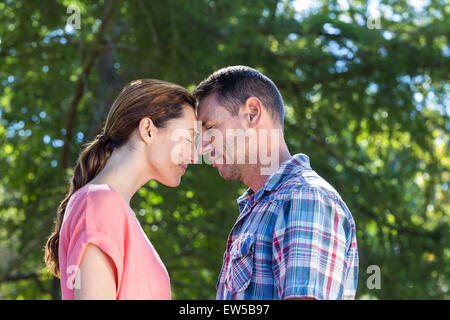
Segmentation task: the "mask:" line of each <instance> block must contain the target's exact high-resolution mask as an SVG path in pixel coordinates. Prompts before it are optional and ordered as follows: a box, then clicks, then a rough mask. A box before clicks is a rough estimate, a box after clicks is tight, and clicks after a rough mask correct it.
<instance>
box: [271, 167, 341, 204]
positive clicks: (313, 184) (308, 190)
mask: <svg viewBox="0 0 450 320" xmlns="http://www.w3.org/2000/svg"><path fill="white" fill-rule="evenodd" d="M308 195H310V196H314V195H321V196H323V197H326V198H331V199H333V200H341V197H340V195H339V193H338V192H337V191H336V189H335V188H334V187H333V186H332V185H331V184H330V183H328V182H327V181H326V180H325V179H323V178H322V177H321V176H320V175H319V174H317V172H315V171H314V170H305V171H301V172H299V173H296V174H292V175H290V176H289V177H287V178H286V179H285V181H284V182H283V183H282V184H280V186H279V187H278V188H277V189H276V190H275V192H274V193H273V198H274V200H280V201H287V200H293V199H298V198H303V197H308Z"/></svg>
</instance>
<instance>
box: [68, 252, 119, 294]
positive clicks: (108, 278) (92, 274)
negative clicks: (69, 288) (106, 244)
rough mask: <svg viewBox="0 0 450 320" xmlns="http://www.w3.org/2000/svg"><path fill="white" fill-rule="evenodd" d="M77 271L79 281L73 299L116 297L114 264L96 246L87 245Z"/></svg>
mask: <svg viewBox="0 0 450 320" xmlns="http://www.w3.org/2000/svg"><path fill="white" fill-rule="evenodd" d="M77 272H79V275H77V277H76V279H77V278H78V279H79V281H80V283H79V286H76V287H77V288H78V289H77V288H75V289H74V298H75V300H107V299H116V280H115V270H114V264H113V263H112V261H111V259H110V258H109V257H108V256H107V255H106V254H105V253H104V252H103V251H102V250H100V249H99V248H98V247H97V246H95V245H93V244H88V245H87V247H86V250H85V252H84V256H83V258H82V259H81V264H80V268H79V269H78V271H77Z"/></svg>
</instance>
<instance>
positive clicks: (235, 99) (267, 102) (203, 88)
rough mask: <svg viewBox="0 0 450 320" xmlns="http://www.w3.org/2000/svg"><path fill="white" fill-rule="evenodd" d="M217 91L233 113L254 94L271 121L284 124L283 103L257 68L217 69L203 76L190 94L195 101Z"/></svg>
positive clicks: (220, 98) (221, 100) (222, 103)
mask: <svg viewBox="0 0 450 320" xmlns="http://www.w3.org/2000/svg"><path fill="white" fill-rule="evenodd" d="M212 93H217V101H218V102H219V103H220V104H221V105H223V106H224V107H225V108H227V109H228V110H229V111H230V112H231V114H232V115H233V116H236V115H238V112H239V109H240V108H241V107H242V106H243V105H244V104H245V102H246V101H247V99H248V98H250V97H257V98H258V99H259V100H260V101H261V102H262V104H263V105H264V106H265V107H266V109H267V110H268V112H269V113H270V115H271V116H272V118H273V119H274V120H278V121H280V123H281V124H282V125H283V123H284V105H283V99H282V98H281V94H280V92H279V91H278V88H277V87H276V86H275V84H274V83H273V81H272V80H270V79H269V78H268V77H267V76H265V75H263V74H262V73H261V72H259V71H258V70H255V69H253V68H250V67H247V66H231V67H226V68H222V69H219V70H217V71H215V72H214V73H213V74H211V75H210V76H209V77H208V78H206V79H204V80H203V81H202V82H200V84H199V85H198V86H197V88H196V89H195V90H194V92H193V94H194V96H195V97H196V99H197V100H198V101H200V100H201V99H203V98H205V97H206V96H208V95H210V94H212Z"/></svg>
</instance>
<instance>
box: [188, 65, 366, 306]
mask: <svg viewBox="0 0 450 320" xmlns="http://www.w3.org/2000/svg"><path fill="white" fill-rule="evenodd" d="M194 96H195V97H196V98H197V100H198V120H199V121H201V122H202V126H203V131H204V133H203V137H202V150H203V153H208V154H209V155H210V159H211V162H212V164H213V166H214V167H216V168H217V170H218V171H219V174H220V175H221V176H222V177H223V178H224V179H227V180H241V181H242V182H243V183H244V184H246V185H247V186H248V187H249V189H248V190H247V191H246V192H245V193H244V194H243V195H242V196H241V197H239V198H238V199H237V202H238V205H239V210H240V215H239V217H238V219H237V221H236V223H235V225H234V226H233V228H232V230H231V232H230V235H229V237H228V242H227V246H226V251H225V254H224V260H223V266H222V271H221V273H220V276H219V281H218V284H217V299H354V297H355V292H356V286H357V279H358V250H357V243H356V232H355V223H354V221H353V218H352V215H351V213H350V211H349V209H348V208H347V206H346V205H345V203H344V201H343V200H342V199H341V197H340V195H339V194H338V192H337V191H336V190H335V189H334V188H333V187H332V186H331V185H330V184H328V183H327V182H326V181H325V180H324V179H323V178H321V177H320V176H319V175H318V174H317V173H316V172H315V171H314V170H312V169H311V166H310V163H309V158H308V156H306V155H305V154H301V153H300V154H296V155H294V156H291V154H290V152H289V150H288V148H287V146H286V143H285V140H284V135H283V127H284V125H283V123H284V106H283V101H282V98H281V95H280V93H279V91H278V89H277V87H276V86H275V84H274V83H273V82H272V81H271V80H270V79H269V78H268V77H266V76H264V75H263V74H262V73H260V72H259V71H257V70H255V69H252V68H249V67H245V66H233V67H227V68H223V69H220V70H218V71H216V72H214V73H213V74H212V75H210V76H209V77H208V78H206V79H205V80H203V81H202V82H201V83H200V84H199V86H198V87H197V88H196V89H195V91H194ZM230 132H231V134H230ZM225 137H226V138H225ZM230 137H231V138H232V140H231V141H230V139H229V138H230ZM242 137H244V138H243V139H242ZM240 138H241V139H240ZM224 140H225V142H224ZM236 140H237V142H235V141H236ZM249 140H250V142H248V143H247V141H249ZM239 152H240V153H241V156H239Z"/></svg>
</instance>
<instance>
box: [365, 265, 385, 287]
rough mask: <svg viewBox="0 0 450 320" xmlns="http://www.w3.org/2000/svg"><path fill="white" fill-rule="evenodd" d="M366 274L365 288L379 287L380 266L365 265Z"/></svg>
mask: <svg viewBox="0 0 450 320" xmlns="http://www.w3.org/2000/svg"><path fill="white" fill-rule="evenodd" d="M366 272H367V273H368V274H370V276H369V278H367V281H366V285H367V289H369V290H373V289H378V290H379V289H381V270H380V267H379V266H377V265H375V264H373V265H370V266H368V267H367V271H366Z"/></svg>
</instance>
